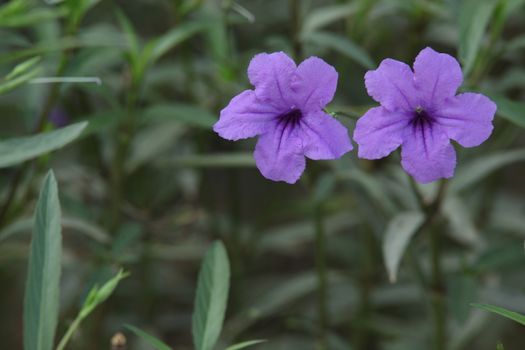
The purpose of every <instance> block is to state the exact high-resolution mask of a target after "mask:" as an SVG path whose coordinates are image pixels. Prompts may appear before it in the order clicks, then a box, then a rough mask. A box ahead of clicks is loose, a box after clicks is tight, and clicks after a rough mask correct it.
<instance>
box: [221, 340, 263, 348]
mask: <svg viewBox="0 0 525 350" xmlns="http://www.w3.org/2000/svg"><path fill="white" fill-rule="evenodd" d="M265 341H266V340H248V341H244V342H242V343H239V344H235V345H232V346H229V347H227V348H226V350H241V349H244V348H247V347H249V346H253V345H256V344H260V343H264V342H265Z"/></svg>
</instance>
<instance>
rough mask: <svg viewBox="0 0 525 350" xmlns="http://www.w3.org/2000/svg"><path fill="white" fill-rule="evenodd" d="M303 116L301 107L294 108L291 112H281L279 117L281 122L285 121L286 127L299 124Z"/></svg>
mask: <svg viewBox="0 0 525 350" xmlns="http://www.w3.org/2000/svg"><path fill="white" fill-rule="evenodd" d="M302 117H303V113H302V112H301V110H300V109H297V108H294V109H292V110H291V111H290V112H288V113H285V114H281V115H280V116H278V117H277V118H278V119H279V121H278V122H279V124H281V123H284V128H286V127H287V126H292V127H294V126H296V125H297V124H299V121H300V120H301V118H302Z"/></svg>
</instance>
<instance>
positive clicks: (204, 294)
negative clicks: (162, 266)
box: [192, 242, 230, 350]
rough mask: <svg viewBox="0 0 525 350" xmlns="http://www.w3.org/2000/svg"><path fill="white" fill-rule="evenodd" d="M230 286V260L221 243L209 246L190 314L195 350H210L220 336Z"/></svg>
mask: <svg viewBox="0 0 525 350" xmlns="http://www.w3.org/2000/svg"><path fill="white" fill-rule="evenodd" d="M229 288H230V263H229V261H228V255H227V253H226V249H225V248H224V245H223V244H222V243H221V242H215V243H213V245H212V246H211V247H210V249H209V250H208V252H207V253H206V256H205V257H204V261H203V262H202V266H201V270H200V272H199V282H198V284H197V294H196V296H195V307H194V310H193V317H192V332H193V343H194V345H195V348H196V349H197V350H212V349H213V347H214V346H215V343H216V342H217V339H218V338H219V335H220V333H221V329H222V323H223V320H224V316H225V313H226V304H227V301H228V291H229Z"/></svg>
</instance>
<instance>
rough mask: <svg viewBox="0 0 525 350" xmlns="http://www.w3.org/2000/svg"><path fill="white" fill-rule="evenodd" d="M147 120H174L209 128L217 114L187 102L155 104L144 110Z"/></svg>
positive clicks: (215, 119)
mask: <svg viewBox="0 0 525 350" xmlns="http://www.w3.org/2000/svg"><path fill="white" fill-rule="evenodd" d="M144 118H145V119H147V120H163V119H164V120H175V121H180V122H181V123H184V124H187V125H190V126H196V127H201V128H204V129H211V128H212V127H213V124H215V123H216V122H217V116H215V115H214V114H212V113H210V112H208V111H207V110H205V109H203V108H200V107H197V106H192V105H188V104H156V105H154V106H153V107H150V108H148V109H146V110H145V111H144Z"/></svg>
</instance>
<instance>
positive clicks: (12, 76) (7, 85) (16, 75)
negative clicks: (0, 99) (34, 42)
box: [0, 57, 41, 94]
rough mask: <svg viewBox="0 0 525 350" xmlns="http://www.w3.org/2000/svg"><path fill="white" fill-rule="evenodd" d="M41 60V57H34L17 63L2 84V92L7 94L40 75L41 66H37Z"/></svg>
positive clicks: (0, 90)
mask: <svg viewBox="0 0 525 350" xmlns="http://www.w3.org/2000/svg"><path fill="white" fill-rule="evenodd" d="M39 61H40V57H33V58H31V59H29V60H26V61H24V62H22V63H20V64H18V65H16V66H15V68H13V70H12V71H11V72H9V74H7V76H6V77H5V78H4V80H3V82H2V83H1V84H0V94H5V93H6V92H9V91H11V90H13V89H15V88H17V87H18V86H20V85H22V84H25V83H27V82H28V81H29V80H31V79H33V78H35V77H37V76H38V75H40V72H41V67H40V66H36V64H37V63H38V62H39ZM35 66H36V67H35Z"/></svg>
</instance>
